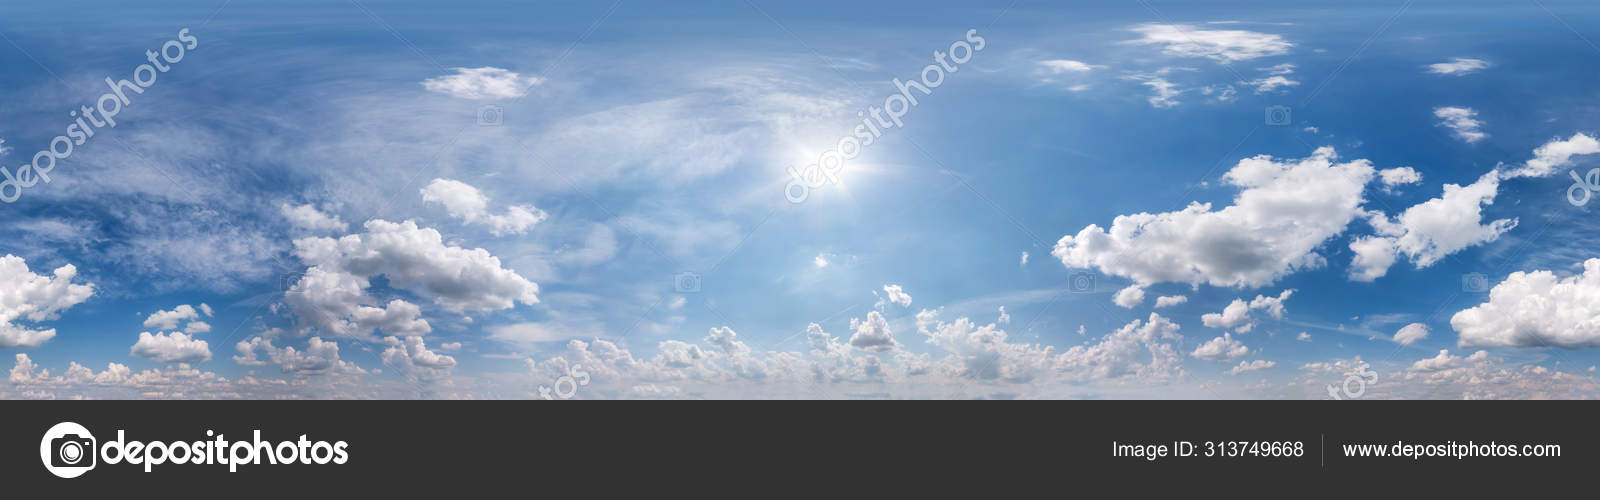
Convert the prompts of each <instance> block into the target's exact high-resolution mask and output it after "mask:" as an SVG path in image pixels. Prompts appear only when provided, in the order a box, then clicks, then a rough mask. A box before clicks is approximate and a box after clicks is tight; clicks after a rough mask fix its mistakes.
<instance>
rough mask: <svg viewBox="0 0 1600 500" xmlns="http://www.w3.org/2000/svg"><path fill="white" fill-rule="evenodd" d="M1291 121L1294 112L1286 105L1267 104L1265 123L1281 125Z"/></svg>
mask: <svg viewBox="0 0 1600 500" xmlns="http://www.w3.org/2000/svg"><path fill="white" fill-rule="evenodd" d="M1292 121H1294V113H1293V110H1291V109H1289V107H1288V106H1267V125H1273V126H1278V127H1282V126H1285V125H1288V124H1289V122H1292Z"/></svg>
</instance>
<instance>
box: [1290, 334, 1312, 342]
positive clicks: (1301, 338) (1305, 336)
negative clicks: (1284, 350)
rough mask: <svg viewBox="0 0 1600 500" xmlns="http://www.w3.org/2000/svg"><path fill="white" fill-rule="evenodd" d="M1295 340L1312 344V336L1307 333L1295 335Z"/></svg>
mask: <svg viewBox="0 0 1600 500" xmlns="http://www.w3.org/2000/svg"><path fill="white" fill-rule="evenodd" d="M1294 339H1295V340H1298V341H1301V342H1310V341H1311V334H1309V333H1306V332H1300V334H1299V335H1295V336H1294Z"/></svg>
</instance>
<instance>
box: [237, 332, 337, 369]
mask: <svg viewBox="0 0 1600 500" xmlns="http://www.w3.org/2000/svg"><path fill="white" fill-rule="evenodd" d="M234 349H235V350H237V351H239V355H237V356H234V357H233V362H234V363H238V364H240V365H243V366H264V365H268V364H271V365H273V366H276V367H278V370H280V371H282V372H283V373H286V374H291V375H326V374H365V373H366V370H362V369H361V368H360V367H358V366H356V364H355V363H352V362H349V361H343V360H341V359H339V344H338V343H336V342H332V341H324V340H322V338H321V337H311V339H310V340H309V341H308V342H307V343H306V348H305V350H299V349H295V348H294V347H293V346H285V347H281V348H280V347H275V346H273V345H272V340H271V339H269V338H267V336H265V335H263V336H257V337H253V338H251V339H250V340H245V341H240V342H239V343H238V344H235V345H234ZM258 352H260V353H264V354H266V355H267V359H266V360H260V359H257V358H256V355H257V353H258Z"/></svg>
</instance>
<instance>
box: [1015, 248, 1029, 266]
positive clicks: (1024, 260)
mask: <svg viewBox="0 0 1600 500" xmlns="http://www.w3.org/2000/svg"><path fill="white" fill-rule="evenodd" d="M1017 265H1018V266H1023V267H1026V266H1027V265H1028V252H1027V251H1023V252H1022V261H1021V262H1018V263H1017Z"/></svg>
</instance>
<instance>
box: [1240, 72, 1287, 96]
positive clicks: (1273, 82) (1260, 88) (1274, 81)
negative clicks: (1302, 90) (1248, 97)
mask: <svg viewBox="0 0 1600 500" xmlns="http://www.w3.org/2000/svg"><path fill="white" fill-rule="evenodd" d="M1247 83H1249V84H1250V86H1251V87H1255V88H1256V93H1257V94H1265V93H1268V92H1273V91H1276V90H1280V89H1283V88H1285V87H1293V86H1296V85H1299V84H1300V82H1297V81H1294V80H1290V79H1288V78H1286V77H1283V76H1279V75H1273V76H1269V77H1265V78H1257V79H1255V80H1250V81H1249V82H1247Z"/></svg>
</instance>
